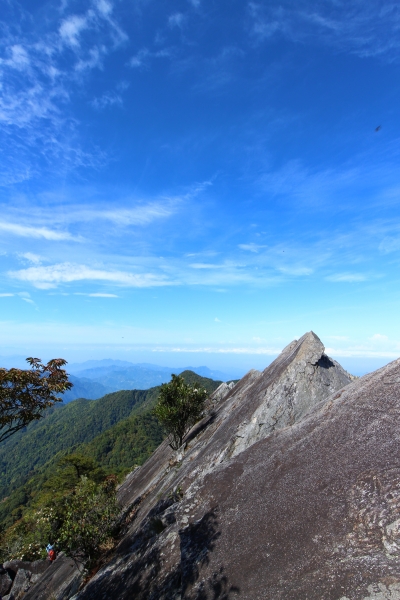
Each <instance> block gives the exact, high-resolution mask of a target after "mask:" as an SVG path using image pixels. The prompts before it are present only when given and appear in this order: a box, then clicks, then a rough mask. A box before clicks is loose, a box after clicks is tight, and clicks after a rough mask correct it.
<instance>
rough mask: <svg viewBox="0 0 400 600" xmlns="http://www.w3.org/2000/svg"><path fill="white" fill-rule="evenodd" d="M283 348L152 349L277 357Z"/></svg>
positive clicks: (158, 349) (159, 347) (209, 347)
mask: <svg viewBox="0 0 400 600" xmlns="http://www.w3.org/2000/svg"><path fill="white" fill-rule="evenodd" d="M281 351H282V348H252V347H238V348H217V347H213V346H206V347H196V348H192V347H190V346H189V347H185V346H184V347H168V346H166V347H163V346H158V347H156V348H153V349H152V352H191V353H197V352H204V353H206V354H266V355H267V356H276V355H277V354H280V353H281Z"/></svg>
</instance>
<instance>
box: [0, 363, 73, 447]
mask: <svg viewBox="0 0 400 600" xmlns="http://www.w3.org/2000/svg"><path fill="white" fill-rule="evenodd" d="M26 360H27V362H28V363H29V364H30V365H31V369H30V370H29V369H28V370H24V369H0V442H2V441H3V440H5V439H7V438H9V437H10V436H12V435H13V434H14V433H16V432H17V431H19V430H20V429H23V428H24V427H26V426H27V425H28V424H29V423H30V422H31V421H35V420H38V419H40V418H41V417H42V413H43V411H44V410H45V409H46V408H48V407H49V406H52V405H53V404H54V403H55V402H61V398H60V397H58V396H57V394H62V393H63V392H65V391H66V390H69V389H70V388H71V387H72V383H70V382H69V381H68V375H67V373H66V371H65V370H64V369H62V368H61V367H63V366H64V365H65V364H66V362H67V361H65V360H63V359H62V358H54V359H53V360H50V361H49V362H48V363H47V364H46V365H45V364H43V363H42V362H41V360H40V358H27V359H26Z"/></svg>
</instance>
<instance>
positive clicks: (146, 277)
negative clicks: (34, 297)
mask: <svg viewBox="0 0 400 600" xmlns="http://www.w3.org/2000/svg"><path fill="white" fill-rule="evenodd" d="M8 275H9V276H10V277H12V278H13V279H18V280H20V281H26V282H29V283H31V284H32V285H34V286H35V287H37V288H39V289H51V288H55V287H57V285H59V284H62V283H73V282H76V281H107V282H112V283H115V284H117V285H122V286H127V287H139V288H143V287H155V286H163V285H172V282H171V281H168V280H167V279H166V277H165V276H162V275H154V274H151V273H143V274H137V273H127V272H124V271H107V270H103V269H94V268H92V267H88V266H86V265H77V264H71V263H60V264H56V265H51V266H48V267H29V268H28V269H21V270H19V271H9V272H8Z"/></svg>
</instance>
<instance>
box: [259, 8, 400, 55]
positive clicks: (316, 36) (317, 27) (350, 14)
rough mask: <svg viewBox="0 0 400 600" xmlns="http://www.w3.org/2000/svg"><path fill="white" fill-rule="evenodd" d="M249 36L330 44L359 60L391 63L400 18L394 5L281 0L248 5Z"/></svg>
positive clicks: (398, 51)
mask: <svg viewBox="0 0 400 600" xmlns="http://www.w3.org/2000/svg"><path fill="white" fill-rule="evenodd" d="M248 11H249V16H250V19H251V31H252V34H253V35H254V36H255V37H256V38H258V39H259V40H263V41H266V40H270V39H272V38H274V37H276V36H281V37H284V38H286V39H289V40H290V41H292V42H298V43H311V44H315V43H317V44H323V45H330V46H334V47H336V48H338V49H339V50H341V51H343V52H351V53H354V54H357V55H358V56H360V57H369V56H374V57H381V58H382V59H384V60H385V61H388V62H392V61H393V60H398V59H399V58H400V41H399V38H398V29H399V26H400V15H399V12H398V6H397V4H396V3H395V2H389V3H386V4H385V6H383V5H382V3H381V2H379V1H378V0H369V1H368V2H365V1H363V0H355V1H354V2H351V3H341V2H336V1H334V0H327V1H326V2H322V3H318V4H315V3H314V4H312V5H310V3H309V2H307V0H299V2H296V5H295V6H293V3H292V2H290V1H289V0H283V1H282V2H280V3H279V5H274V4H270V5H268V4H265V3H261V2H253V1H252V2H249V4H248Z"/></svg>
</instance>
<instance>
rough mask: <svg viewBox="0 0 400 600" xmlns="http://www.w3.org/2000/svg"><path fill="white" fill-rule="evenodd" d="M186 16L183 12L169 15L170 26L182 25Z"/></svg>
mask: <svg viewBox="0 0 400 600" xmlns="http://www.w3.org/2000/svg"><path fill="white" fill-rule="evenodd" d="M184 20H185V16H184V15H183V14H182V13H179V12H177V13H174V14H173V15H170V16H169V17H168V25H169V26H170V27H182V25H183V22H184Z"/></svg>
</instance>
